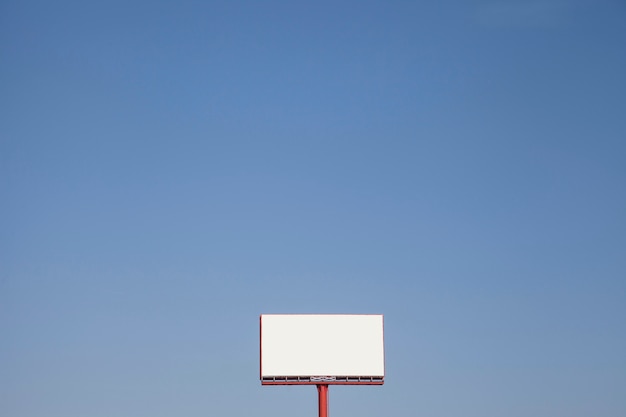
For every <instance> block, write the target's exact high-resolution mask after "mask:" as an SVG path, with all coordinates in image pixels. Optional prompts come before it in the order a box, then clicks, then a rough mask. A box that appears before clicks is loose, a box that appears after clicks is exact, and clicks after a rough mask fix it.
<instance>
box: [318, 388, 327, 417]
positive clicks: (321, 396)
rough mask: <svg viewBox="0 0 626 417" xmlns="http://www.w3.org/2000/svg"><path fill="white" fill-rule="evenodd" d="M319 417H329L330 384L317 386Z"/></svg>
mask: <svg viewBox="0 0 626 417" xmlns="http://www.w3.org/2000/svg"><path fill="white" fill-rule="evenodd" d="M317 403H318V407H319V417H328V384H318V385H317Z"/></svg>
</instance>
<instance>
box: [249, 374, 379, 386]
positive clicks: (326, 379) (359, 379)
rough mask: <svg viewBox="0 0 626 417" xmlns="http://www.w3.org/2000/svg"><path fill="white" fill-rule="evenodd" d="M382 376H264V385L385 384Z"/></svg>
mask: <svg viewBox="0 0 626 417" xmlns="http://www.w3.org/2000/svg"><path fill="white" fill-rule="evenodd" d="M384 382H385V381H384V377H381V376H305V377H303V376H264V377H263V378H261V384H262V385H319V384H325V385H383V383H384Z"/></svg>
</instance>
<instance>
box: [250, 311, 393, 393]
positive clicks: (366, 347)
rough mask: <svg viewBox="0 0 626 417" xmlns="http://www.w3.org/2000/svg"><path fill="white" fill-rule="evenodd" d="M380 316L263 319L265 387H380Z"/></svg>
mask: <svg viewBox="0 0 626 417" xmlns="http://www.w3.org/2000/svg"><path fill="white" fill-rule="evenodd" d="M384 374H385V354H384V342H383V316H382V315H333V314H326V315H314V314H263V315H261V381H262V382H263V383H314V382H316V381H320V377H323V378H322V379H321V380H323V381H326V382H337V383H378V384H382V380H383V378H384Z"/></svg>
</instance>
